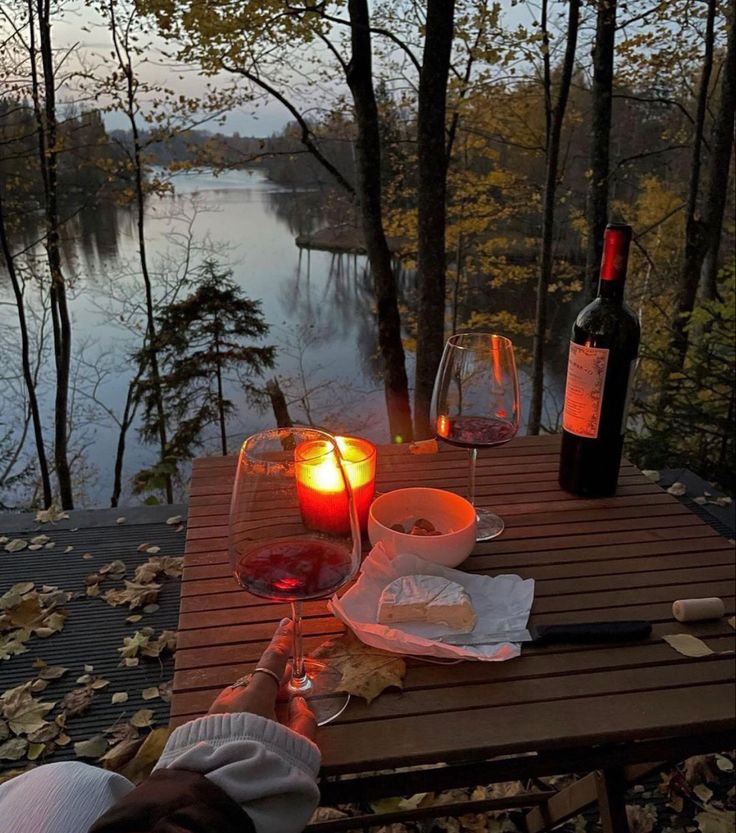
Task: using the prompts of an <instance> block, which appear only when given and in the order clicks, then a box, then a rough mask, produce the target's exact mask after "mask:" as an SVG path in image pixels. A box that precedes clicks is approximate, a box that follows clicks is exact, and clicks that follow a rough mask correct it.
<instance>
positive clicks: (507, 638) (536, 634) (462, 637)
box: [437, 621, 652, 646]
mask: <svg viewBox="0 0 736 833" xmlns="http://www.w3.org/2000/svg"><path fill="white" fill-rule="evenodd" d="M651 632H652V626H651V625H650V624H649V622H642V621H630V622H582V623H579V624H568V625H529V627H528V628H520V629H518V630H509V631H496V632H495V633H451V634H445V635H444V636H439V637H437V642H444V643H445V644H446V645H461V646H466V645H495V644H498V643H501V642H529V643H531V644H533V645H547V644H550V643H552V642H567V643H586V642H593V643H596V642H628V641H633V640H637V639H646V638H647V637H648V636H649V634H650V633H651Z"/></svg>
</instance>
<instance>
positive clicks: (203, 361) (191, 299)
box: [134, 260, 274, 484]
mask: <svg viewBox="0 0 736 833" xmlns="http://www.w3.org/2000/svg"><path fill="white" fill-rule="evenodd" d="M267 332H268V326H267V324H266V323H265V322H264V321H263V315H262V313H261V310H260V302H259V301H252V300H250V299H249V298H247V297H245V296H244V295H243V294H242V292H241V291H240V290H239V289H238V287H237V286H236V284H235V283H234V282H233V280H232V272H231V271H229V270H223V269H222V267H221V266H220V265H219V264H218V263H217V262H216V261H214V260H207V261H205V263H204V264H203V265H202V267H201V269H200V276H199V281H198V284H197V286H196V289H195V290H194V292H192V293H191V294H190V295H189V296H188V297H186V298H184V299H182V300H180V301H175V302H174V303H171V304H169V305H168V306H167V307H165V308H164V309H163V310H161V311H160V312H159V313H158V314H157V316H156V333H157V335H156V340H155V342H153V343H147V344H146V345H145V346H144V347H143V348H141V350H139V351H138V352H137V353H136V354H135V356H134V358H135V360H136V362H137V363H138V364H139V365H140V366H143V367H146V368H147V369H148V375H147V376H146V377H145V378H144V379H142V380H141V383H140V385H139V391H140V395H141V396H142V398H143V404H144V414H143V426H142V432H143V434H144V436H147V437H155V436H158V434H159V429H160V426H159V425H158V418H159V417H158V414H159V412H158V407H157V404H156V387H155V383H154V380H153V378H152V375H151V364H150V354H151V353H152V352H154V351H155V353H156V355H157V356H158V357H159V359H160V376H159V381H160V387H161V391H162V394H163V398H164V403H165V406H166V407H165V410H164V413H165V414H166V415H167V418H168V420H169V424H168V425H167V426H166V428H167V430H168V432H169V440H168V444H167V447H166V449H165V454H164V457H163V458H162V462H165V461H166V460H167V459H171V458H173V459H175V460H176V461H177V462H179V461H181V460H183V459H188V458H190V457H191V456H192V454H193V451H194V449H195V448H196V447H197V446H198V445H200V444H201V442H202V432H203V431H204V429H205V428H206V427H207V426H208V425H212V424H216V425H218V427H219V434H220V448H221V451H222V453H223V454H227V452H228V446H227V430H226V421H227V416H228V414H229V413H230V412H231V411H232V410H233V407H234V406H233V403H232V402H231V401H230V400H229V399H228V398H227V397H226V396H225V391H224V382H225V378H226V374H227V373H228V372H230V371H233V370H236V369H238V370H240V371H241V375H242V373H243V372H244V373H245V375H246V377H249V376H260V375H261V374H262V373H263V371H264V370H265V369H266V368H270V367H273V363H274V348H273V347H262V346H256V345H254V344H252V339H256V338H261V337H263V336H264V335H266V333H267ZM246 340H247V341H246ZM246 390H250V392H251V393H255V392H256V388H255V386H253V385H251V384H249V383H247V382H246ZM139 484H140V478H139Z"/></svg>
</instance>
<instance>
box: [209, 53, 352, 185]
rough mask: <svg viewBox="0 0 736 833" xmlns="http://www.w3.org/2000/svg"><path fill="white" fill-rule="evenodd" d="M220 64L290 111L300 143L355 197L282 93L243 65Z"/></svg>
mask: <svg viewBox="0 0 736 833" xmlns="http://www.w3.org/2000/svg"><path fill="white" fill-rule="evenodd" d="M221 66H222V68H223V69H225V70H227V71H228V72H232V73H235V74H236V75H242V76H243V78H247V79H248V80H249V81H251V82H252V83H254V84H256V85H257V86H259V87H260V88H261V89H262V90H265V91H266V92H267V93H268V94H269V95H272V96H273V97H274V98H275V99H276V101H278V102H280V103H281V104H283V106H284V107H286V109H287V110H288V111H289V112H290V113H291V115H292V116H293V117H294V119H295V121H296V123H297V124H298V125H299V127H300V128H301V131H302V135H301V141H302V144H303V145H304V146H305V147H306V148H308V149H309V151H310V152H311V153H312V154H313V155H314V158H315V159H317V161H318V162H319V163H320V164H321V165H322V166H323V167H324V168H325V169H326V170H327V171H329V172H330V173H331V174H332V176H334V177H335V179H336V180H337V182H338V184H339V185H341V186H342V187H343V188H344V189H345V190H346V191H347V192H348V194H350V196H351V197H355V189H354V188H353V186H352V185H351V184H350V183H349V182H348V181H347V179H345V177H344V176H343V175H342V174H341V173H340V171H338V169H337V168H336V167H335V166H334V165H333V164H332V162H330V160H329V159H327V157H326V156H324V154H323V153H322V152H321V151H320V149H319V148H318V147H317V145H316V144H315V143H314V141H313V139H312V137H313V135H314V134H313V133H312V131H311V130H310V128H309V125H308V124H307V122H306V120H305V118H304V116H303V115H302V114H301V113H300V112H299V111H298V110H297V109H296V107H295V106H294V105H293V104H292V103H291V102H290V101H289V100H288V99H287V98H286V97H285V96H284V95H282V94H281V93H280V92H279V91H278V90H277V89H276V88H275V87H273V86H272V85H271V84H269V83H268V82H266V81H264V80H263V79H261V78H259V77H258V76H257V75H255V74H254V73H252V72H249V71H248V70H247V69H245V67H236V66H232V65H228V64H227V63H225V61H221Z"/></svg>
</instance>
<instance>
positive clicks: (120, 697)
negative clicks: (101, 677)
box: [110, 691, 128, 706]
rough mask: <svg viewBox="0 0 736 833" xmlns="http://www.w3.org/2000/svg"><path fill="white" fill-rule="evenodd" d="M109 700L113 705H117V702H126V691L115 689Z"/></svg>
mask: <svg viewBox="0 0 736 833" xmlns="http://www.w3.org/2000/svg"><path fill="white" fill-rule="evenodd" d="M110 702H111V703H112V704H113V706H117V705H118V704H119V703H127V702H128V692H127V691H116V692H115V694H113V695H112V697H111V698H110Z"/></svg>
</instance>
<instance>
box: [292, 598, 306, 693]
mask: <svg viewBox="0 0 736 833" xmlns="http://www.w3.org/2000/svg"><path fill="white" fill-rule="evenodd" d="M291 619H292V621H293V623H294V629H293V634H294V647H293V649H292V659H291V683H290V686H289V687H290V688H291V689H292V691H294V690H297V691H298V690H299V689H304V690H306V689H307V688H309V678H308V677H307V673H306V671H305V670H304V645H303V642H302V603H301V602H292V603H291Z"/></svg>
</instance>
